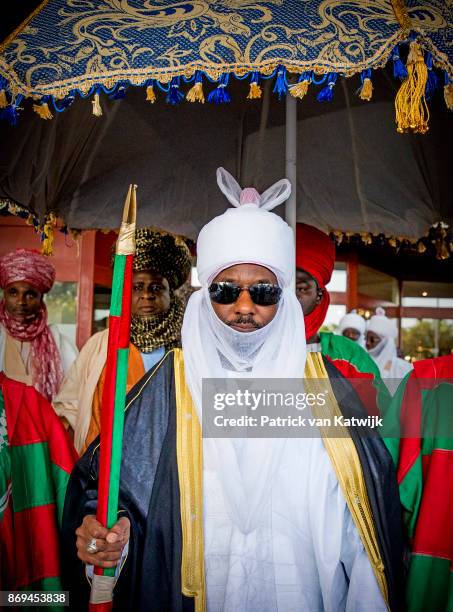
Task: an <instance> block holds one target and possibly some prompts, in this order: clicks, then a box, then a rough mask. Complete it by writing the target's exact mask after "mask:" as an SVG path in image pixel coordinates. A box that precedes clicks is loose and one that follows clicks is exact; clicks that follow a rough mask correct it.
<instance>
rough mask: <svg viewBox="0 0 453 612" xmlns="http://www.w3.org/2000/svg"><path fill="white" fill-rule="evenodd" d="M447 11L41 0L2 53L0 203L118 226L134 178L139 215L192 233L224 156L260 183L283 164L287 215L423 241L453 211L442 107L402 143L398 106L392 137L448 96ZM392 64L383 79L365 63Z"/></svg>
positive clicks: (356, 4) (211, 197) (352, 0)
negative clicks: (437, 94) (122, 198)
mask: <svg viewBox="0 0 453 612" xmlns="http://www.w3.org/2000/svg"><path fill="white" fill-rule="evenodd" d="M451 12H452V8H451V5H450V4H449V3H444V2H443V1H442V0H430V1H429V2H425V3H423V5H420V4H418V3H416V2H413V1H412V0H408V1H407V5H405V3H404V2H403V1H402V0H392V1H390V0H377V1H376V2H373V3H363V2H361V1H360V0H349V1H347V2H346V1H345V2H337V1H332V0H323V1H321V0H316V1H315V0H313V1H305V2H301V1H300V0H299V1H298V0H267V1H263V2H260V1H255V2H243V1H241V2H238V1H236V0H218V1H216V2H204V1H201V0H200V1H194V2H169V1H160V2H157V1H156V2H144V1H143V0H140V1H139V0H129V1H127V2H126V1H122V2H119V1H118V2H117V1H115V0H109V1H107V0H90V1H86V2H73V1H71V0H48V1H47V2H44V3H43V4H42V5H41V6H40V7H39V8H38V10H37V11H36V12H35V14H34V15H32V16H31V18H30V19H29V20H28V21H27V22H26V23H25V24H23V26H22V27H21V28H19V29H18V31H16V32H15V33H13V34H12V35H11V36H10V37H9V38H8V39H7V40H6V41H5V43H4V44H3V47H2V52H1V55H0V75H2V78H3V80H2V84H1V88H2V91H1V92H0V104H2V105H3V106H4V107H5V108H4V110H3V115H4V116H5V117H6V118H9V119H10V121H11V122H12V123H17V125H15V126H14V127H12V128H8V127H3V128H2V131H3V137H2V144H1V145H0V197H3V198H4V204H3V205H4V206H5V207H8V208H9V209H10V210H11V209H12V210H16V211H18V212H20V214H23V215H27V214H28V212H27V211H28V210H31V211H32V212H34V213H36V214H37V216H38V218H39V221H38V220H35V223H38V222H43V221H44V220H45V219H47V221H48V223H47V225H46V227H47V228H49V226H50V225H51V224H52V219H53V216H52V215H55V214H59V215H60V216H61V217H62V218H63V219H64V220H65V221H66V223H68V224H69V225H70V226H71V227H74V228H90V227H115V226H116V225H117V219H118V218H119V216H120V211H119V209H118V201H119V198H118V193H121V192H122V189H123V185H124V184H125V183H126V182H129V181H130V180H134V181H135V182H137V183H138V184H139V185H140V187H141V194H142V196H141V201H142V208H141V211H140V218H139V223H140V224H141V225H144V224H155V225H161V226H163V227H166V228H168V229H170V230H174V231H179V232H183V233H186V234H187V235H189V236H192V237H194V236H195V235H196V233H197V231H198V229H199V228H200V226H201V225H202V224H203V223H204V222H205V221H207V220H208V219H209V218H211V217H212V216H213V214H216V213H218V212H221V210H222V208H223V203H222V202H221V200H220V199H219V198H218V197H217V194H216V189H215V186H214V185H213V183H214V181H213V176H214V170H215V167H217V166H218V165H225V166H226V167H228V168H229V169H231V170H232V172H234V173H235V174H236V175H237V176H239V177H240V180H241V181H242V182H244V183H249V184H252V183H253V184H255V185H256V186H257V187H258V188H263V187H265V186H267V185H268V184H269V183H270V182H271V181H272V180H274V179H275V178H280V177H281V175H282V174H283V173H285V170H286V174H287V175H288V176H289V178H291V179H292V182H293V185H294V186H296V184H297V186H298V193H299V197H298V208H297V217H298V219H299V220H304V221H308V222H312V223H314V224H315V225H318V226H319V227H323V228H324V229H328V230H337V231H340V230H343V231H349V232H360V233H362V234H363V235H364V239H365V240H368V239H369V238H368V234H369V233H370V232H373V233H385V234H387V235H388V236H394V235H395V234H398V235H400V236H408V237H410V238H412V239H414V238H419V237H420V236H422V235H423V234H424V233H425V231H426V230H427V228H428V227H429V226H430V225H432V224H433V223H436V222H440V221H443V222H446V223H449V224H451V223H452V221H453V219H452V216H453V215H452V212H451V210H450V208H451V207H450V200H449V198H450V191H449V189H448V185H447V184H446V182H447V179H448V172H447V171H446V168H447V167H446V164H447V143H448V137H447V132H446V123H445V117H446V112H445V111H444V110H443V109H441V108H439V109H435V110H436V113H434V115H435V116H434V117H432V118H431V124H432V128H431V131H430V132H428V134H427V135H425V136H424V137H423V138H422V137H421V136H414V135H413V134H409V135H404V136H401V135H399V134H397V133H396V131H395V130H394V128H393V127H392V126H393V125H394V120H395V119H394V115H395V111H394V110H393V109H392V106H393V98H394V97H396V119H397V129H398V130H399V131H412V132H422V133H423V132H426V130H427V128H428V107H427V104H426V101H425V94H426V97H429V96H430V95H432V93H433V90H434V89H435V87H436V85H438V86H439V87H440V86H442V87H443V88H444V94H445V100H446V102H447V104H449V105H451V97H452V85H451V83H450V80H451V78H452V74H453V71H452V61H451V55H452V50H451V41H450V40H449V38H448V36H449V26H450V25H451ZM408 52H409V53H408ZM387 62H389V63H390V65H391V67H390V71H392V72H393V73H394V74H395V76H396V79H395V80H394V81H393V83H392V82H391V79H389V78H388V74H389V70H388V71H387V72H382V71H380V70H374V69H376V68H379V67H381V66H384V65H385V64H386V63H387ZM405 64H406V65H405ZM342 77H351V78H347V79H343V78H342ZM400 79H402V85H401V86H400ZM241 80H243V81H246V83H241V82H240V81H241ZM441 80H442V82H440V81H441ZM373 84H374V99H373V101H372V102H371V103H370V104H367V103H366V101H367V100H369V99H370V98H371V96H372V94H373ZM398 88H399V91H398V93H397V94H396V96H395V93H396V91H397V90H398ZM271 90H273V93H272V91H271ZM355 90H359V91H358V94H359V95H358V96H355ZM287 91H289V94H290V95H286V100H287V102H286V105H287V108H288V113H287V118H286V132H287V140H286V144H287V147H286V162H287V163H286V168H285V164H284V159H285V151H284V147H283V143H284V139H283V129H284V128H283V127H282V126H283V125H284V124H285V114H284V109H285V104H282V103H278V98H282V99H283V98H284V97H285V94H286V93H287ZM307 91H308V93H307ZM246 97H247V98H250V100H247V101H246V100H245V98H246ZM303 97H304V98H305V99H304V100H303V101H302V102H301V103H300V104H299V105H298V106H299V108H298V116H297V127H296V104H295V101H296V100H297V98H303ZM86 98H88V100H89V101H90V102H91V103H90V102H89V101H88V100H87V99H86ZM184 98H186V99H187V100H188V101H189V102H194V103H195V104H189V103H187V102H186V101H185V100H184ZM27 99H31V101H30V102H28V103H27ZM389 100H392V102H391V103H390V102H389ZM323 101H325V102H329V104H321V102H323ZM197 102H199V103H201V102H206V104H204V105H203V106H201V105H200V104H196V103H197ZM223 102H229V104H228V105H223V104H222V103H223ZM179 103H181V104H179ZM216 103H217V104H216ZM176 105H179V108H177V109H175V108H174V106H176ZM27 106H28V107H31V106H32V107H33V110H35V111H36V115H34V114H33V113H30V112H28V111H29V110H30V109H29V108H27ZM437 106H439V104H437ZM69 107H71V108H70V109H69ZM21 108H24V110H23V111H21V110H20V109H21ZM63 111H64V112H63ZM92 113H93V114H94V116H92ZM101 115H102V116H101ZM38 116H39V117H38ZM52 116H53V120H52V121H41V119H40V118H42V119H51V117H52ZM439 118H440V120H439ZM296 142H297V143H298V144H299V153H298V155H297V156H296ZM296 160H298V161H299V168H298V172H297V181H296V180H295V179H296V173H295V162H296ZM294 191H295V190H294ZM291 204H292V205H293V209H292V211H290V213H291V214H290V217H292V221H294V213H295V212H296V209H295V206H294V204H295V197H294V198H293V201H292V203H291ZM17 205H20V206H22V207H24V210H22V209H21V208H18V207H17ZM397 220H398V226H396V221H397ZM438 229H439V231H440V232H443V231H444V229H443V228H442V227H441V226H439V228H438ZM445 233H446V230H445Z"/></svg>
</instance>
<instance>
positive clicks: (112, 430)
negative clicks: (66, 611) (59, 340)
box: [90, 185, 137, 612]
mask: <svg viewBox="0 0 453 612" xmlns="http://www.w3.org/2000/svg"><path fill="white" fill-rule="evenodd" d="M136 189H137V186H136V185H130V186H129V191H128V193H127V197H126V202H125V204H124V210H123V221H122V223H121V228H120V231H119V234H118V240H117V242H116V251H115V260H114V266H113V281H112V297H111V300H110V314H109V339H108V349H107V364H106V374H105V384H104V390H103V393H102V404H101V442H100V455H99V482H98V507H97V514H96V518H97V520H98V521H99V522H100V523H101V524H102V525H104V526H105V527H107V528H109V529H110V528H111V527H113V525H114V524H115V523H116V521H117V514H118V494H119V486H120V467H121V450H122V444H123V426H124V406H125V401H126V381H127V367H128V358H129V335H130V326H131V298H132V262H133V259H134V253H135V222H136V214H137V202H136ZM114 576H115V568H105V569H103V568H100V567H95V568H94V576H93V582H92V584H91V596H90V611H91V612H108V611H110V610H111V609H112V600H113V587H114V584H115V578H114Z"/></svg>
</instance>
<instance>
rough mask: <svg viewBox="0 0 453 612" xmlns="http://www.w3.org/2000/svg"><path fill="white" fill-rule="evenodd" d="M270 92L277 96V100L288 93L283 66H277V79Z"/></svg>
mask: <svg viewBox="0 0 453 612" xmlns="http://www.w3.org/2000/svg"><path fill="white" fill-rule="evenodd" d="M272 91H273V92H274V93H276V94H277V95H278V99H279V100H281V97H282V96H285V95H286V92H287V91H288V82H287V80H286V68H285V67H284V66H279V67H278V69H277V78H276V79H275V85H274V89H273V90H272Z"/></svg>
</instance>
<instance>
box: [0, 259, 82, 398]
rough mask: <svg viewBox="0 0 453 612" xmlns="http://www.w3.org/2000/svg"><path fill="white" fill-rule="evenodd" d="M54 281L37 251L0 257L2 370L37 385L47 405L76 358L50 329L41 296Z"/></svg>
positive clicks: (49, 266)
mask: <svg viewBox="0 0 453 612" xmlns="http://www.w3.org/2000/svg"><path fill="white" fill-rule="evenodd" d="M54 280H55V268H54V267H53V265H52V264H51V263H50V262H49V260H48V258H47V257H44V256H43V255H41V254H40V253H38V252H37V251H33V250H29V249H17V250H16V251H11V252H10V253H6V255H3V257H0V288H1V289H3V299H2V300H1V301H0V370H3V372H5V374H6V375H7V376H9V377H10V378H13V379H14V380H18V381H20V382H23V383H26V384H28V385H33V386H34V387H35V388H36V389H37V391H39V392H40V393H41V394H42V395H43V396H44V397H45V398H46V399H47V400H49V401H50V400H52V398H53V397H54V396H55V395H56V393H57V392H58V389H59V387H60V384H61V381H62V378H63V374H64V373H65V372H66V371H67V370H68V368H69V366H70V365H71V363H72V362H73V360H74V359H75V357H76V355H77V350H76V349H75V347H74V346H73V345H72V344H71V342H70V341H69V340H68V339H67V338H66V337H65V336H63V335H62V334H60V333H59V331H58V329H57V328H56V327H54V326H51V327H49V325H48V324H47V308H46V305H45V303H44V301H43V295H44V294H45V293H47V292H48V291H50V289H51V288H52V285H53V283H54Z"/></svg>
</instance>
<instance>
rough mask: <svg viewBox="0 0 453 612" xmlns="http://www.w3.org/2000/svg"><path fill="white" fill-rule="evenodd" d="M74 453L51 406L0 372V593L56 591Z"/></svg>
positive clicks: (24, 386) (38, 395) (58, 584)
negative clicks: (68, 483)
mask: <svg viewBox="0 0 453 612" xmlns="http://www.w3.org/2000/svg"><path fill="white" fill-rule="evenodd" d="M76 459H77V453H76V451H75V449H74V447H73V445H72V442H71V440H70V439H69V437H68V435H67V433H66V431H65V429H64V427H63V425H62V424H61V422H60V420H59V418H58V417H57V415H56V414H55V412H54V411H53V408H52V406H51V405H50V404H49V403H48V402H47V401H46V400H45V399H44V398H43V397H42V396H41V395H40V394H39V393H38V392H37V391H36V390H35V389H34V388H33V387H29V386H26V385H24V384H22V383H19V382H16V381H13V380H11V379H9V378H7V377H6V376H5V375H4V374H3V373H2V372H0V590H20V589H33V590H43V591H46V590H58V589H61V583H60V562H59V534H58V532H59V526H60V523H61V517H62V513H63V504H64V497H65V493H66V485H67V482H68V479H69V474H70V472H71V469H72V466H73V465H74V462H75V460H76Z"/></svg>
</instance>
